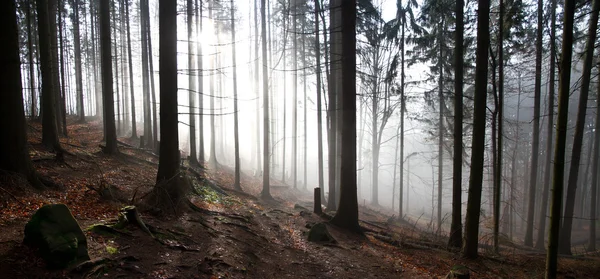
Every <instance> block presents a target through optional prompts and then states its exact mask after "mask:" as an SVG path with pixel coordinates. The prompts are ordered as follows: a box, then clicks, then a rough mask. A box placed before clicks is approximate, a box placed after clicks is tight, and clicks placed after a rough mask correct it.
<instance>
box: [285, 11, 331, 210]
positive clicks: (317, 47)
mask: <svg viewBox="0 0 600 279" xmlns="http://www.w3.org/2000/svg"><path fill="white" fill-rule="evenodd" d="M320 5H321V4H320V3H319V0H315V59H316V60H317V68H316V70H315V72H316V74H317V88H316V89H317V160H318V162H317V163H318V168H319V170H318V171H319V174H318V175H319V188H321V201H322V202H325V182H324V177H323V123H322V122H323V121H322V118H323V113H322V105H321V42H320V40H319V8H320ZM284 111H285V109H284Z"/></svg>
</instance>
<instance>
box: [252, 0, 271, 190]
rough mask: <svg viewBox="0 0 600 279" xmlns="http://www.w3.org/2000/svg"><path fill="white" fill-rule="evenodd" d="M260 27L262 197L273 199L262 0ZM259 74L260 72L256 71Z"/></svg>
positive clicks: (264, 10)
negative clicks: (261, 65)
mask: <svg viewBox="0 0 600 279" xmlns="http://www.w3.org/2000/svg"><path fill="white" fill-rule="evenodd" d="M260 27H261V39H262V64H263V67H262V68H263V125H264V127H263V189H262V192H261V194H260V195H261V197H262V198H263V199H272V197H271V192H270V185H269V183H270V169H271V168H270V159H271V154H270V153H269V150H271V148H270V142H269V140H270V134H269V66H268V64H267V20H266V3H265V0H260ZM256 74H258V72H257V73H256Z"/></svg>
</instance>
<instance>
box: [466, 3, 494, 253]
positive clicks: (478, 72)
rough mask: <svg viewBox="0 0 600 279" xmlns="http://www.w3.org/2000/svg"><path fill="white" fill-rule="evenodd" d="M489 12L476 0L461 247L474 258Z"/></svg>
mask: <svg viewBox="0 0 600 279" xmlns="http://www.w3.org/2000/svg"><path fill="white" fill-rule="evenodd" d="M489 11H490V3H489V1H487V0H483V1H479V3H478V9H477V18H478V20H477V53H476V55H477V57H476V69H475V99H474V111H473V142H472V151H471V174H470V178H469V196H468V201H467V215H466V221H465V239H464V243H463V247H462V255H463V257H465V258H476V257H477V248H478V245H479V214H480V211H481V189H482V185H481V183H482V180H483V163H484V160H483V159H484V158H483V155H484V152H485V122H486V99H487V98H486V96H487V71H488V63H487V61H488V46H489V21H490V19H489Z"/></svg>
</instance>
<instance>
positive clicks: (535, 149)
mask: <svg viewBox="0 0 600 279" xmlns="http://www.w3.org/2000/svg"><path fill="white" fill-rule="evenodd" d="M542 2H543V0H539V1H538V2H537V3H538V14H537V21H538V25H537V36H536V43H535V44H536V47H535V49H536V50H535V89H534V105H533V135H532V136H533V139H532V144H531V168H530V171H531V172H530V174H529V201H528V203H527V205H528V206H527V228H526V230H525V241H524V244H525V246H530V247H533V222H534V213H535V197H536V194H535V192H536V191H535V190H536V187H537V175H538V154H539V149H540V98H541V87H542V78H541V76H542V32H543V22H542V21H543V13H544V10H543V3H542Z"/></svg>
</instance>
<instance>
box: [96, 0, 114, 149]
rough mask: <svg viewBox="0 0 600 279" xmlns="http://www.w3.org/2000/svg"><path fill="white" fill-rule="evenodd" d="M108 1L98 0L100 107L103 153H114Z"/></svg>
mask: <svg viewBox="0 0 600 279" xmlns="http://www.w3.org/2000/svg"><path fill="white" fill-rule="evenodd" d="M109 4H110V1H109V0H100V44H101V45H100V46H101V49H100V50H101V54H102V65H101V67H102V103H103V104H102V107H103V109H104V127H105V128H104V133H105V134H104V137H105V139H106V147H104V153H106V154H116V153H117V152H118V150H117V129H116V127H115V107H114V97H113V74H112V54H111V40H110V5H109Z"/></svg>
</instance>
